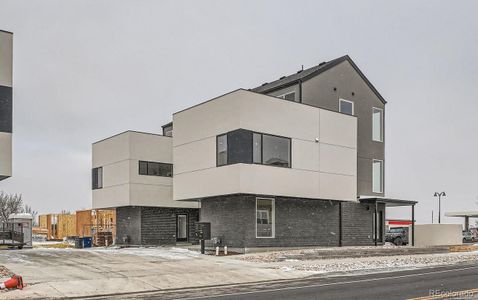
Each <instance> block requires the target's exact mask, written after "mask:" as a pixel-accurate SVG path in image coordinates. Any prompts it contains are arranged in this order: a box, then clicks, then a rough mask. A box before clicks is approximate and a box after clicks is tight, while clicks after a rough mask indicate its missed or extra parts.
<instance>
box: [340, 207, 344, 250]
mask: <svg viewBox="0 0 478 300" xmlns="http://www.w3.org/2000/svg"><path fill="white" fill-rule="evenodd" d="M342 238H343V237H342V202H339V247H342Z"/></svg>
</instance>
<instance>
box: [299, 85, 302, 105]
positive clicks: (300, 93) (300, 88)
mask: <svg viewBox="0 0 478 300" xmlns="http://www.w3.org/2000/svg"><path fill="white" fill-rule="evenodd" d="M299 103H302V79H299Z"/></svg>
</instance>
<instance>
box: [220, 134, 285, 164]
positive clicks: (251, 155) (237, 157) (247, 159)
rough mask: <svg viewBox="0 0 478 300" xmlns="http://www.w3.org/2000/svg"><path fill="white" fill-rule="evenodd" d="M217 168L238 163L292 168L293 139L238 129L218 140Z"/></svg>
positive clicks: (222, 135)
mask: <svg viewBox="0 0 478 300" xmlns="http://www.w3.org/2000/svg"><path fill="white" fill-rule="evenodd" d="M216 142H217V144H216V150H217V151H216V159H217V166H224V165H232V164H237V163H246V164H252V163H254V164H263V165H270V166H277V167H285V168H290V167H291V139H290V138H287V137H282V136H276V135H271V134H266V133H259V132H252V131H250V130H245V129H237V130H234V131H231V132H228V133H225V134H221V135H218V136H217V138H216Z"/></svg>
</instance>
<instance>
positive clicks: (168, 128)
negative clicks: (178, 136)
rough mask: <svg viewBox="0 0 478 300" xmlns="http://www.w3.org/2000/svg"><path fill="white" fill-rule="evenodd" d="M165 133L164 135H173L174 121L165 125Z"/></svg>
mask: <svg viewBox="0 0 478 300" xmlns="http://www.w3.org/2000/svg"><path fill="white" fill-rule="evenodd" d="M163 135H164V136H169V137H172V136H173V123H169V124H166V125H164V126H163Z"/></svg>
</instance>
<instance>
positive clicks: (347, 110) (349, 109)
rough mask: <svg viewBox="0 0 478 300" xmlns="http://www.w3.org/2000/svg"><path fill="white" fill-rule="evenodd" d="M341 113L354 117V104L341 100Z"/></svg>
mask: <svg viewBox="0 0 478 300" xmlns="http://www.w3.org/2000/svg"><path fill="white" fill-rule="evenodd" d="M339 112H341V113H344V114H347V115H352V116H353V115H354V103H353V102H352V101H349V100H345V99H339Z"/></svg>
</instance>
